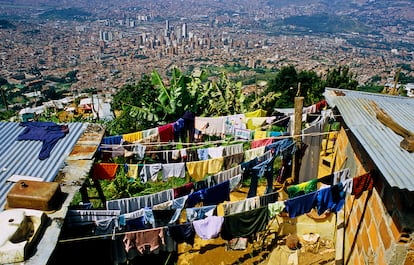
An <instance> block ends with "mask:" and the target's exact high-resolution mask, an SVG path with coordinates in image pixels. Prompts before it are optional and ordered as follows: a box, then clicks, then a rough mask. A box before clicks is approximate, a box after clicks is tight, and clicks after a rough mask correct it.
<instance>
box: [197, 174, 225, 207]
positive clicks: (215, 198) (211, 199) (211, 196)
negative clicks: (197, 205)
mask: <svg viewBox="0 0 414 265" xmlns="http://www.w3.org/2000/svg"><path fill="white" fill-rule="evenodd" d="M224 201H230V181H228V180H226V181H225V182H222V183H220V184H217V185H215V186H213V187H211V188H207V189H205V194H204V198H203V205H217V204H219V203H222V202H224Z"/></svg>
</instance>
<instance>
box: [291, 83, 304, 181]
mask: <svg viewBox="0 0 414 265" xmlns="http://www.w3.org/2000/svg"><path fill="white" fill-rule="evenodd" d="M299 88H300V86H299ZM303 101H304V97H295V114H294V122H293V141H295V143H296V147H297V151H296V152H295V154H294V155H293V161H292V182H293V183H296V182H297V180H298V177H299V169H300V163H299V161H300V152H299V150H300V147H301V142H302V138H301V136H300V134H301V131H302V109H303Z"/></svg>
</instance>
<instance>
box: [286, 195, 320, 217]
mask: <svg viewBox="0 0 414 265" xmlns="http://www.w3.org/2000/svg"><path fill="white" fill-rule="evenodd" d="M317 195H318V192H317V191H314V192H311V193H308V194H305V195H301V196H297V197H295V198H292V199H288V200H286V201H285V206H286V211H287V212H288V213H289V217H290V218H294V217H296V216H299V215H302V214H304V213H308V212H310V211H311V210H312V208H313V207H315V205H316V197H317Z"/></svg>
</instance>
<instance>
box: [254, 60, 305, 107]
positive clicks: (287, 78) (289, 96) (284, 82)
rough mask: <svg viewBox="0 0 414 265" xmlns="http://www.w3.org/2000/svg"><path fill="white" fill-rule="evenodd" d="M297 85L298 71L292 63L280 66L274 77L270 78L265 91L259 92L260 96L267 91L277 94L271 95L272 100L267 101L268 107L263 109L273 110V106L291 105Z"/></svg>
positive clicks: (264, 94)
mask: <svg viewBox="0 0 414 265" xmlns="http://www.w3.org/2000/svg"><path fill="white" fill-rule="evenodd" d="M297 86H298V73H297V72H296V69H295V67H294V66H293V65H289V66H284V67H282V69H280V71H279V72H278V73H277V74H276V76H275V78H273V79H271V80H270V82H269V84H268V87H267V89H266V90H265V92H264V93H262V94H261V96H266V95H267V94H268V93H271V92H274V93H275V95H279V96H278V97H276V96H274V97H273V100H274V101H273V102H271V101H269V103H268V105H269V107H270V109H265V110H267V111H270V112H273V108H274V107H281V108H285V107H292V106H293V103H294V98H295V96H296V92H297V91H296V88H297Z"/></svg>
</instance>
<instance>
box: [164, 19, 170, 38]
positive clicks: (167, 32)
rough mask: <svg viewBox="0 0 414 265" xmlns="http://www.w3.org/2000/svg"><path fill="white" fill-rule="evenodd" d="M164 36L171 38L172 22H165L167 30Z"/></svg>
mask: <svg viewBox="0 0 414 265" xmlns="http://www.w3.org/2000/svg"><path fill="white" fill-rule="evenodd" d="M164 36H165V37H169V36H170V21H168V19H167V20H165V29H164Z"/></svg>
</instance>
